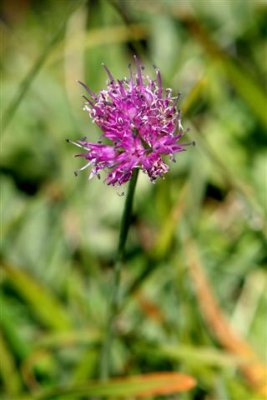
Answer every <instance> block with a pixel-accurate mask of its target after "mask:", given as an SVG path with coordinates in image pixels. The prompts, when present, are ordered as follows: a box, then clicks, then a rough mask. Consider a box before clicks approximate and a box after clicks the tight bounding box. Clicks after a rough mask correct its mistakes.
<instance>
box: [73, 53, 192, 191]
mask: <svg viewBox="0 0 267 400" xmlns="http://www.w3.org/2000/svg"><path fill="white" fill-rule="evenodd" d="M103 66H104V69H105V70H106V72H107V74H108V78H109V82H108V84H107V88H106V89H104V90H101V91H100V92H99V93H97V94H96V93H94V92H92V91H91V90H90V89H89V88H88V87H87V86H86V85H85V84H83V83H81V82H79V83H81V84H82V86H83V87H84V88H85V89H86V91H87V93H88V95H89V96H88V98H87V97H85V96H84V97H85V99H86V104H85V107H84V109H85V110H86V111H87V112H88V113H89V116H90V117H91V119H92V120H93V122H94V123H95V124H96V125H97V126H98V127H99V128H100V129H101V131H102V137H101V140H99V141H98V142H97V143H91V142H88V141H87V139H86V138H85V139H81V140H78V141H76V142H72V143H74V144H76V145H77V146H79V147H81V148H82V149H83V150H85V152H83V153H82V154H78V156H80V157H84V158H85V159H86V160H87V163H86V165H85V166H84V167H82V168H81V169H80V170H83V169H85V168H87V167H88V166H92V168H91V172H90V175H89V178H91V177H93V176H95V175H96V176H98V177H100V171H101V170H106V171H107V176H106V179H105V180H106V183H107V184H108V185H122V184H123V183H125V182H127V181H128V180H129V179H130V178H131V176H132V173H133V170H134V168H140V169H141V170H143V171H144V172H145V173H147V175H148V176H149V178H150V180H151V181H154V180H155V179H156V178H157V177H158V176H162V175H163V174H165V173H166V172H167V171H168V170H169V167H168V165H167V164H166V163H165V162H164V160H163V157H165V156H169V157H170V159H171V160H172V161H175V158H174V154H175V153H177V152H181V151H184V150H185V146H186V144H181V143H177V142H178V141H179V139H180V138H181V136H182V135H183V127H182V124H181V114H180V111H179V110H178V108H177V100H178V96H173V94H172V90H171V89H165V90H164V89H163V87H162V81H161V75H160V71H159V70H158V69H157V68H156V67H155V71H156V79H155V80H153V79H151V78H150V77H149V76H146V77H145V76H144V74H143V67H142V66H141V64H140V62H139V60H138V59H137V58H136V57H135V71H134V72H133V71H132V68H131V65H129V69H130V77H129V78H128V79H126V78H125V79H123V80H117V81H115V79H114V78H113V76H112V74H111V72H110V71H109V69H108V68H107V67H106V66H105V65H103ZM106 139H107V140H106Z"/></svg>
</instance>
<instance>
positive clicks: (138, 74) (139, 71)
mask: <svg viewBox="0 0 267 400" xmlns="http://www.w3.org/2000/svg"><path fill="white" fill-rule="evenodd" d="M134 61H135V65H136V71H137V77H138V83H139V85H140V86H143V77H142V70H141V64H140V61H139V59H138V58H137V57H136V55H134Z"/></svg>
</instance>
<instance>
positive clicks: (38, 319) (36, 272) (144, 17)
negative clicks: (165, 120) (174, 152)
mask: <svg viewBox="0 0 267 400" xmlns="http://www.w3.org/2000/svg"><path fill="white" fill-rule="evenodd" d="M0 29H1V37H2V40H1V42H2V45H1V78H2V79H1V97H2V111H1V116H2V117H1V120H2V123H1V160H0V167H1V170H0V172H1V175H0V177H1V227H2V241H1V263H2V273H1V280H0V282H1V324H0V327H1V331H0V354H1V363H0V383H1V398H3V399H10V400H13V399H35V398H36V399H37V398H39V399H41V398H43V399H44V398H49V399H62V398H65V396H64V395H63V394H62V393H61V394H60V391H59V390H58V389H57V388H58V386H59V385H60V387H61V388H63V390H64V388H65V387H67V385H70V386H71V387H73V388H74V389H73V392H72V397H71V396H70V397H68V398H72V399H82V398H86V399H87V398H93V397H88V396H87V397H86V396H82V395H79V394H78V393H76V392H75V387H78V386H79V385H81V384H83V385H86V384H87V382H89V381H90V380H91V379H98V377H99V357H100V356H99V354H100V348H101V343H102V339H103V334H104V329H105V324H106V318H107V309H108V302H109V299H110V282H111V280H112V272H113V260H114V255H115V251H116V247H117V239H118V232H119V222H120V217H121V214H122V208H123V204H124V200H125V197H123V196H120V194H121V193H120V191H119V193H118V190H116V189H114V188H112V187H107V186H106V185H105V184H104V183H103V181H99V180H97V179H96V180H91V181H88V171H87V170H86V171H84V172H81V173H80V174H79V176H78V177H75V176H74V173H73V172H74V170H76V169H78V168H80V167H81V166H82V164H83V161H82V160H81V159H77V158H76V159H75V158H74V155H75V154H76V153H77V149H76V148H75V147H74V146H72V145H71V144H68V143H66V142H65V139H66V138H70V139H72V140H77V139H79V138H81V137H82V136H85V135H86V136H88V137H89V138H92V139H91V140H92V141H94V140H97V138H98V136H99V131H98V128H97V127H96V126H95V125H93V124H92V123H91V121H90V120H89V117H88V115H87V113H85V112H83V111H82V107H83V99H82V95H83V94H84V93H83V89H82V88H81V87H80V86H79V85H78V84H77V80H81V81H83V82H86V83H87V84H88V86H89V87H90V88H91V89H93V90H96V91H98V90H100V89H102V88H103V87H104V86H105V84H106V80H107V77H106V74H105V72H104V71H103V68H102V67H101V63H102V62H104V63H105V64H106V65H107V66H108V67H109V68H110V70H111V71H112V73H113V74H114V76H115V77H116V78H119V79H121V78H123V77H125V76H127V75H128V68H127V66H128V64H129V62H132V55H133V54H138V56H139V57H140V59H141V60H142V62H143V63H144V64H145V66H146V71H147V73H149V74H152V75H153V74H154V70H153V64H155V65H157V66H158V67H159V68H160V70H161V73H162V76H163V82H164V85H165V86H166V87H171V88H173V90H174V91H175V92H181V93H182V97H181V100H180V107H181V109H182V112H183V125H184V127H185V128H189V129H190V131H189V133H188V134H187V135H186V136H187V137H186V139H185V141H190V140H192V139H193V140H195V141H196V146H195V147H190V148H188V151H186V152H185V153H181V154H178V156H177V163H176V164H173V165H171V171H170V173H169V174H168V175H167V176H166V179H165V180H158V181H157V182H156V184H155V185H152V184H151V183H150V181H149V179H148V178H147V176H144V175H141V176H140V177H139V181H138V186H137V192H136V197H135V206H134V216H133V225H132V228H131V231H130V236H129V240H128V243H127V251H126V260H125V265H124V270H123V276H122V292H123V293H122V307H121V311H120V315H119V318H118V321H117V337H116V339H115V341H114V346H113V349H112V375H113V376H129V375H132V374H143V373H148V372H155V371H157V372H159V371H176V372H180V373H185V374H188V375H191V376H193V377H194V378H195V379H196V380H197V385H196V387H195V388H194V389H193V390H191V391H188V392H185V393H181V394H179V395H175V394H173V395H169V397H167V398H172V399H174V398H179V399H181V400H230V399H231V400H232V399H233V400H249V399H258V398H263V397H262V396H263V394H264V393H266V392H264V390H265V389H266V388H265V389H264V384H266V378H264V373H265V372H266V370H265V368H266V367H265V366H264V364H265V363H267V354H266V352H267V350H266V344H267V337H266V336H267V332H266V306H267V295H266V293H267V291H266V288H267V275H266V260H267V257H266V255H267V254H266V230H265V228H266V211H267V210H266V205H267V202H266V194H267V179H266V176H267V175H266V174H267V147H266V144H267V136H266V126H267V112H266V104H267V96H266V76H267V75H266V73H267V63H266V59H267V46H266V37H267V3H266V1H265V0H234V1H230V0H200V1H198V0H188V1H183V0H181V1H179V0H169V1H168V0H166V1H164V0H154V1H150V0H147V1H141V0H140V1H139V0H127V1H126V0H124V1H120V0H114V1H113V0H112V1H109V0H99V1H97V0H94V1H93V0H91V1H90V0H88V1H82V0H81V1H80V0H75V1H74V0H65V1H63V0H58V1H52V0H46V1H42V2H40V1H37V0H35V1H34V0H4V1H3V2H2V10H1V27H0ZM123 190H124V189H123ZM252 360H253V361H252ZM265 377H266V376H265ZM77 385H78V386H77ZM49 388H52V392H51V393H52V394H51V393H50V394H49V393H48V392H46V390H48V389H49ZM49 390H50V389H49ZM53 390H54V391H53ZM57 390H58V391H57ZM47 393H48V394H47ZM115 394H116V393H115ZM124 394H125V396H127V389H125V393H124ZM38 396H39V397H38ZM42 396H43V397H42ZM175 396H176V397H175ZM177 396H179V397H177ZM94 398H97V397H94ZM132 398H133V397H132ZM151 398H157V393H156V392H155V393H154V395H153V396H152V397H151ZM165 398H166V397H165ZM265 398H266V397H265Z"/></svg>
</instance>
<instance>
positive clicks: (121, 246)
mask: <svg viewBox="0 0 267 400" xmlns="http://www.w3.org/2000/svg"><path fill="white" fill-rule="evenodd" d="M138 172H139V170H138V169H137V168H136V169H135V170H134V172H133V175H132V178H131V180H130V182H129V187H128V192H127V196H126V200H125V204H124V210H123V214H122V219H121V226H120V235H119V243H118V249H117V255H116V261H115V266H114V275H113V284H112V289H111V290H112V293H111V301H110V310H109V317H108V321H107V328H106V336H105V340H104V343H103V347H102V353H101V360H100V363H101V364H100V375H101V379H103V380H105V379H107V378H108V377H109V373H110V351H111V345H112V340H113V337H114V330H115V329H114V328H115V326H114V325H115V321H116V318H117V314H118V310H119V291H120V290H119V289H120V280H121V270H122V263H123V256H124V250H125V244H126V240H127V236H128V232H129V228H130V223H131V215H132V207H133V197H134V192H135V187H136V182H137V177H138Z"/></svg>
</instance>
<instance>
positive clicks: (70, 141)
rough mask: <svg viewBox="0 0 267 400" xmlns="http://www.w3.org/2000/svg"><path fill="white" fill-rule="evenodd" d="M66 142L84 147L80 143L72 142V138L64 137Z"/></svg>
mask: <svg viewBox="0 0 267 400" xmlns="http://www.w3.org/2000/svg"><path fill="white" fill-rule="evenodd" d="M66 142H67V143H71V144H75V146H78V147H81V149H84V146H82V145H81V144H80V143H77V142H74V141H73V140H70V139H66Z"/></svg>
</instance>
